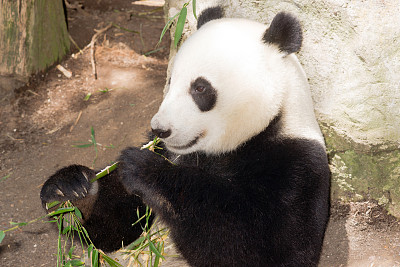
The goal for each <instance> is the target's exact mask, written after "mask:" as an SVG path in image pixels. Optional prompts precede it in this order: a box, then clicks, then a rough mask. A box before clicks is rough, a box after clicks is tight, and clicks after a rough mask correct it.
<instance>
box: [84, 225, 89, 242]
mask: <svg viewBox="0 0 400 267" xmlns="http://www.w3.org/2000/svg"><path fill="white" fill-rule="evenodd" d="M82 231H83V232H84V233H85V235H86V237H87V238H88V239H89V234H88V232H87V231H86V229H85V227H82Z"/></svg>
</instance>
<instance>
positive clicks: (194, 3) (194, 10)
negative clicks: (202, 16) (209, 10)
mask: <svg viewBox="0 0 400 267" xmlns="http://www.w3.org/2000/svg"><path fill="white" fill-rule="evenodd" d="M192 7H193V16H194V18H195V19H196V20H197V14H196V0H192Z"/></svg>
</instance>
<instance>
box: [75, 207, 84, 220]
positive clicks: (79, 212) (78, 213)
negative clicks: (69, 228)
mask: <svg viewBox="0 0 400 267" xmlns="http://www.w3.org/2000/svg"><path fill="white" fill-rule="evenodd" d="M75 215H76V217H78V218H79V219H82V213H81V211H80V210H79V209H78V208H77V207H75Z"/></svg>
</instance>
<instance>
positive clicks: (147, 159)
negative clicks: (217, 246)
mask: <svg viewBox="0 0 400 267" xmlns="http://www.w3.org/2000/svg"><path fill="white" fill-rule="evenodd" d="M119 162H120V168H121V169H120V174H121V176H120V179H121V181H122V184H123V185H124V186H125V188H126V190H127V191H128V192H130V193H132V194H137V195H139V196H140V197H141V198H142V199H143V201H144V202H145V203H146V204H148V205H149V206H150V207H151V208H152V209H153V210H154V212H155V213H156V214H157V215H158V216H161V217H163V219H164V220H165V221H166V222H167V223H168V220H169V219H176V217H177V216H179V217H180V219H182V218H183V217H185V213H186V212H187V211H189V212H190V211H191V210H193V209H198V208H199V207H197V206H198V203H204V205H206V203H209V205H210V203H216V202H217V200H215V201H213V200H212V199H215V198H218V202H221V203H224V202H225V203H226V201H229V199H233V197H234V196H233V194H234V193H235V192H237V191H235V190H231V189H232V188H231V186H232V185H231V184H229V183H228V182H227V180H226V179H219V178H218V177H217V176H218V174H215V173H209V172H207V171H205V170H204V169H202V168H199V167H195V166H191V165H190V166H184V165H173V164H172V163H171V162H169V161H167V160H165V159H164V158H163V157H161V156H159V155H157V154H155V153H153V152H150V151H148V150H139V149H137V148H128V149H125V150H124V151H123V152H122V154H121V157H120V159H119ZM236 197H237V196H236ZM211 205H212V204H211Z"/></svg>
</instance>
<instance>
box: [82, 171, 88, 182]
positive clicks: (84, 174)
mask: <svg viewBox="0 0 400 267" xmlns="http://www.w3.org/2000/svg"><path fill="white" fill-rule="evenodd" d="M82 174H83V176H85V178H86V181H88V182H89V177H88V175H87V174H86V172H82Z"/></svg>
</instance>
